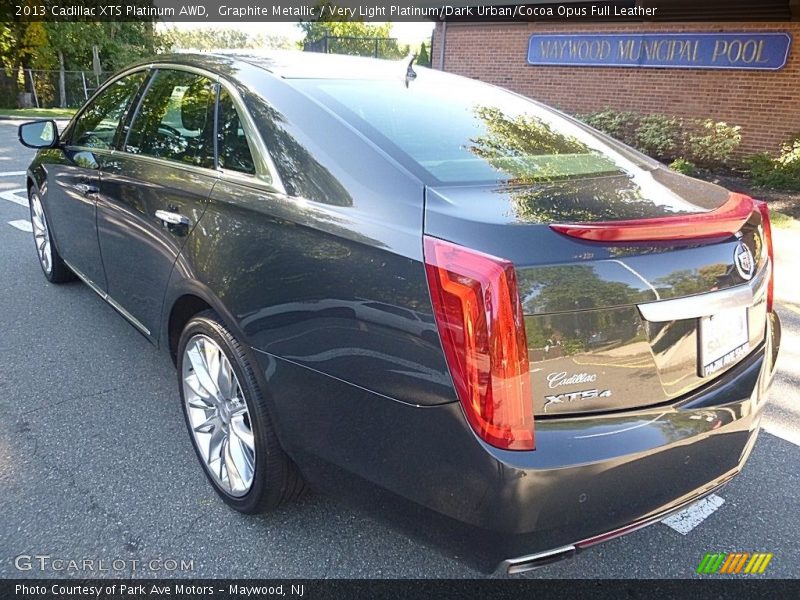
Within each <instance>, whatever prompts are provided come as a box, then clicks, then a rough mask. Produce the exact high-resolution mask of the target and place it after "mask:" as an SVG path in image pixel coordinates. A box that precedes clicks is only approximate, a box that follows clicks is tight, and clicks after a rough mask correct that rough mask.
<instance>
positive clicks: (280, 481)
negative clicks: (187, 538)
mask: <svg viewBox="0 0 800 600" xmlns="http://www.w3.org/2000/svg"><path fill="white" fill-rule="evenodd" d="M196 335H204V336H207V337H209V338H211V339H212V340H213V341H214V342H216V344H217V345H218V346H219V348H220V349H221V350H222V352H223V353H224V354H225V356H226V357H227V359H228V361H229V362H230V363H231V366H232V368H233V371H234V373H235V374H236V377H237V379H238V380H239V385H240V387H241V389H242V393H243V395H244V399H245V401H246V403H247V408H248V412H249V415H250V426H251V429H252V431H253V438H254V443H255V456H256V460H255V472H254V475H253V482H252V484H251V487H250V489H249V491H248V492H247V493H246V494H245V495H243V496H234V495H231V494H229V493H228V492H227V491H226V490H225V489H223V488H222V487H221V486H220V485H219V484H218V483H217V481H215V479H214V478H213V477H212V476H211V474H210V473H209V471H208V468H207V467H206V465H205V461H204V460H203V457H202V454H201V452H200V450H199V448H198V447H197V444H196V442H195V437H194V434H193V432H192V427H191V423H190V420H189V414H188V412H187V407H186V398H185V392H184V385H183V380H182V373H183V363H184V358H185V356H184V355H185V349H186V346H187V344H188V342H189V341H190V340H191V339H192V338H193V337H194V336H196ZM177 358H178V365H177V366H178V387H179V389H180V395H181V407H182V410H183V416H184V420H185V422H186V428H187V432H188V433H189V438H190V439H191V441H192V446H193V447H194V450H195V453H196V454H197V458H198V460H199V461H200V464H201V466H202V468H203V473H205V475H206V478H207V479H208V481H209V482H210V483H211V485H212V486H213V487H214V489H215V490H216V492H217V493H218V494H219V495H220V497H221V498H222V499H223V500H224V501H225V502H226V503H227V504H228V505H229V506H231V507H233V508H235V509H236V510H238V511H239V512H242V513H246V514H257V513H262V512H266V511H269V510H272V509H274V508H276V507H278V506H280V505H281V504H284V503H286V502H289V501H292V500H295V499H296V498H298V497H300V496H301V495H302V494H303V493H304V492H305V489H306V487H305V482H304V480H303V478H302V476H301V474H300V472H299V470H298V469H297V466H296V465H295V464H294V463H293V462H292V460H291V459H290V458H289V457H288V456H287V455H286V453H285V452H284V451H283V449H282V448H281V446H280V443H279V442H278V438H277V436H276V434H275V428H274V426H273V424H272V420H271V418H270V416H269V413H268V410H267V404H266V402H265V400H264V394H263V393H262V389H261V386H260V385H259V383H258V380H257V378H256V376H255V373H254V371H253V367H252V365H253V361H254V359H252V358H251V357H250V355H249V352H248V351H247V350H246V346H245V345H243V344H240V343H239V341H238V340H237V339H236V338H235V337H234V335H233V334H232V333H231V332H230V331H229V330H228V329H227V328H226V327H225V325H223V324H222V322H221V320H220V318H219V316H218V315H217V314H216V313H215V312H214V311H211V310H208V311H204V312H201V313H199V314H197V315H195V316H194V317H193V318H192V319H190V320H189V322H188V323H187V324H186V326H185V327H184V329H183V333H182V334H181V338H180V341H179V342H178V356H177Z"/></svg>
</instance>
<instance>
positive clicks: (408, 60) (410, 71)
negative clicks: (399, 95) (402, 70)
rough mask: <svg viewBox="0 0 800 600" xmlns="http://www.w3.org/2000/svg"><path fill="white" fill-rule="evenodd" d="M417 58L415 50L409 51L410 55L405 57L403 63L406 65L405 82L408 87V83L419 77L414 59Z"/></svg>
mask: <svg viewBox="0 0 800 600" xmlns="http://www.w3.org/2000/svg"><path fill="white" fill-rule="evenodd" d="M415 60H417V54H416V53H415V52H409V53H408V56H406V57H405V58H404V59H403V64H404V65H406V75H405V82H406V87H408V84H409V83H410V82H411V81H412V80H414V79H416V78H417V73H416V72H415V71H414V61H415Z"/></svg>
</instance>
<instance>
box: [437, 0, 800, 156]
mask: <svg viewBox="0 0 800 600" xmlns="http://www.w3.org/2000/svg"><path fill="white" fill-rule="evenodd" d="M529 4H534V3H531V2H529ZM594 4H597V3H594ZM608 4H611V3H608ZM616 4H618V5H619V4H628V5H630V6H634V5H635V6H636V7H657V10H656V11H655V15H654V16H653V17H636V18H632V17H624V18H621V17H617V18H614V17H613V16H610V17H608V18H606V19H605V20H602V21H601V20H598V19H588V18H585V19H581V18H570V19H563V18H562V19H559V18H557V17H556V18H550V19H548V18H547V17H543V18H535V17H534V19H535V20H529V21H527V22H524V21H523V22H520V21H511V20H508V19H506V20H503V18H502V17H495V18H493V19H491V20H489V19H477V18H475V17H472V18H453V19H448V20H445V21H443V22H439V23H437V25H436V30H435V33H434V42H433V51H432V53H431V60H432V65H433V67H434V68H438V69H444V70H446V71H451V72H454V73H458V74H460V75H465V76H467V77H473V78H476V79H480V80H483V81H487V82H489V83H493V84H497V85H501V86H503V87H506V88H509V89H512V90H514V91H517V92H519V93H521V94H524V95H526V96H529V97H531V98H534V99H536V100H541V101H542V102H545V103H547V104H550V105H552V106H555V107H558V108H560V109H562V110H565V111H566V112H569V113H584V112H591V111H595V110H601V109H603V108H606V107H608V108H613V109H617V110H633V111H637V112H643V113H660V114H668V115H675V116H680V117H699V118H711V119H714V120H718V121H725V122H727V123H729V124H733V125H740V126H741V127H742V144H741V146H740V148H739V150H738V154H739V155H746V154H751V153H753V152H758V151H763V150H766V151H770V152H775V151H777V150H778V149H779V148H780V145H781V143H782V142H785V141H787V140H789V139H790V138H792V137H793V136H795V135H797V134H800V46H799V45H800V0H748V1H744V0H716V1H714V0H712V1H711V2H709V1H707V0H692V1H689V0H660V1H659V0H647V1H646V0H639V1H637V2H634V1H633V0H631V1H630V2H627V3H616ZM581 5H585V6H589V5H590V3H572V4H570V6H573V7H580V6H581ZM715 5H716V6H715ZM538 6H547V5H546V4H545V5H543V4H539V5H538ZM551 6H556V5H551ZM612 12H613V11H612ZM697 33H702V34H714V35H713V36H710V37H709V44H710V43H712V41H713V40H714V39H722V40H723V41H722V42H718V43H719V44H720V46H719V47H720V48H722V49H724V48H727V47H728V46H724V45H723V44H725V43H726V42H725V41H724V40H726V39H731V38H730V37H728V38H725V34H728V35H729V36H730V34H731V33H745V34H747V35H750V36H757V35H758V34H763V33H769V34H773V36H772V39H773V40H774V39H775V38H776V37H778V36H775V35H774V34H789V35H788V36H787V35H783V36H781V37H780V38H779V39H778V40H777V41H778V42H779V43H781V44H783V47H784V49H785V52H786V54H785V55H784V56H777V57H773V58H774V62H775V63H776V64H773V65H771V67H770V69H771V70H768V69H761V68H757V69H749V68H738V67H737V66H735V65H734V66H733V67H728V68H703V67H695V66H693V65H689V66H687V65H682V66H676V67H674V68H673V67H671V66H670V65H669V64H666V65H665V64H661V65H658V66H659V68H648V67H643V66H607V65H597V64H586V63H587V62H590V61H589V60H588V59H587V60H584V61H581V60H579V59H578V58H576V59H575V62H577V63H580V64H578V65H574V64H569V65H567V64H558V63H559V62H561V63H564V62H571V61H569V60H561V61H558V60H554V61H553V63H554V64H530V62H529V59H530V55H529V52H531V51H535V50H536V48H535V47H534V44H535V43H539V44H542V43H549V40H552V39H555V40H556V41H557V42H558V41H560V40H566V42H568V43H574V42H575V40H585V39H588V40H595V42H594V43H595V44H596V45H595V47H597V48H601V46H600V44H601V42H598V41H596V40H598V39H601V38H602V36H606V34H636V35H638V34H648V35H649V34H668V35H662V36H655V37H656V38H659V37H660V39H665V40H667V41H666V42H665V44H668V43H669V39H670V36H673V37H675V36H677V37H678V38H679V41H678V42H673V46H672V48H673V51H672V54H673V55H676V51H675V50H674V43H678V44H680V43H682V42H680V39H689V38H692V34H697ZM550 34H558V37H555V38H553V36H552V35H550ZM586 34H592V35H593V36H595V37H586ZM582 36H583V37H582ZM597 36H600V37H597ZM680 36H683V37H680ZM695 37H699V36H695ZM767 37H769V36H767ZM606 38H608V39H610V40H611V41H612V43H613V42H614V40H616V39H620V38H618V37H615V36H614V35H607V36H606ZM781 39H783V40H787V41H781ZM540 40H546V41H545V42H541V41H540ZM602 43H606V42H605V41H603V42H602ZM623 43H633V42H631V41H630V40H627V41H626V40H624V39H623V41H621V42H618V44H620V45H619V47H620V48H623V46H622V45H621V44H623ZM686 43H687V44H688V42H686ZM745 43H747V42H745ZM756 43H757V42H756V41H753V42H752V43H751V44H750V46H749V47H750V48H752V49H756V45H755V44H756ZM609 47H611V46H609ZM680 47H681V46H678V48H680ZM541 48H546V46H541ZM541 48H539V49H541ZM576 48H578V47H577V46H576ZM687 48H688V46H687ZM736 48H737V49H739V50H741V47H736ZM663 50H664V52H663V56H664V57H669V46H667V45H664V46H663ZM779 52H780V50H779ZM612 53H613V52H612ZM709 53H711V54H713V55H714V56H713V57H714V58H716V54H718V53H720V54H721V52H717V49H716V48H712V49H711V50H709ZM606 54H610V53H609V52H607V53H606ZM740 54H741V53H740ZM773 54H774V53H773ZM587 56H588V54H587V55H585V56H583V58H585V59H586V58H587ZM598 56H599V58H598V60H597V61H596V62H598V61H603V60H606V62H610V63H612V64H613V63H614V60H613V57H612V60H607V58H604V57H603V52H602V50H601V51H600V54H599V55H598ZM751 57H752V53H751V54H748V55H747V56H745V58H751ZM562 58H564V57H563V56H562ZM676 58H677V56H672V59H673V60H675V59H676ZM734 58H735V57H734ZM707 60H711V58H707ZM781 60H782V62H783V64H782V65H781V66H780V67H779V68H775V67H776V66H777V65H778V64H780V63H779V62H778V61H781ZM617 62H619V61H617ZM684 62H686V61H684ZM699 62H702V57H700V59H699ZM756 62H758V61H756ZM765 62H766V60H765ZM739 66H747V65H745V64H744V63H742V64H741V65H739Z"/></svg>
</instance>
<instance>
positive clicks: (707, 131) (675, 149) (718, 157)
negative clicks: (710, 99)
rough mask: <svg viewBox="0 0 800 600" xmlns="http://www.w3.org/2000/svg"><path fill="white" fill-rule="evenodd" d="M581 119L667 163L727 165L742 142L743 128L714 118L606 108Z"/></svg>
mask: <svg viewBox="0 0 800 600" xmlns="http://www.w3.org/2000/svg"><path fill="white" fill-rule="evenodd" d="M580 118H581V119H582V120H583V121H585V122H586V123H588V124H589V125H591V126H592V127H595V128H597V129H599V130H601V131H604V132H605V133H607V134H609V135H610V136H612V137H615V138H617V139H618V140H620V141H622V142H624V143H626V144H628V145H629V146H633V147H634V148H636V149H637V150H640V151H642V152H644V153H645V154H649V155H650V156H653V157H654V158H658V159H660V160H662V161H664V162H667V163H669V162H672V161H675V160H677V159H683V160H685V161H687V162H689V163H692V166H694V165H699V166H704V167H720V166H723V165H726V164H727V163H728V162H729V160H730V158H731V156H732V155H733V152H734V150H736V148H737V147H738V146H739V144H740V143H741V141H742V136H741V133H740V130H741V128H740V127H738V126H736V125H728V124H727V123H724V122H716V121H713V120H711V119H681V118H678V117H671V116H668V115H660V114H640V113H635V112H631V111H616V110H612V109H608V108H607V109H604V110H602V111H599V112H594V113H590V114H586V115H580Z"/></svg>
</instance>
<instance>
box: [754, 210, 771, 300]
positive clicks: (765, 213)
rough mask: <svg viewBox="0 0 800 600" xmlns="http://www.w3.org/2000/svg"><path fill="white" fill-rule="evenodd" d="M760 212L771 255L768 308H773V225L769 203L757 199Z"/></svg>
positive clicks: (766, 242) (765, 240)
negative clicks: (770, 218)
mask: <svg viewBox="0 0 800 600" xmlns="http://www.w3.org/2000/svg"><path fill="white" fill-rule="evenodd" d="M755 205H756V208H757V209H758V212H760V213H761V228H762V229H763V230H764V244H766V246H767V256H769V269H770V270H769V274H768V277H769V281H768V282H767V310H768V311H771V310H772V300H773V297H774V295H775V254H774V252H773V250H772V225H771V224H770V222H769V209H768V208H767V203H766V202H762V201H761V200H756V201H755Z"/></svg>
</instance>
